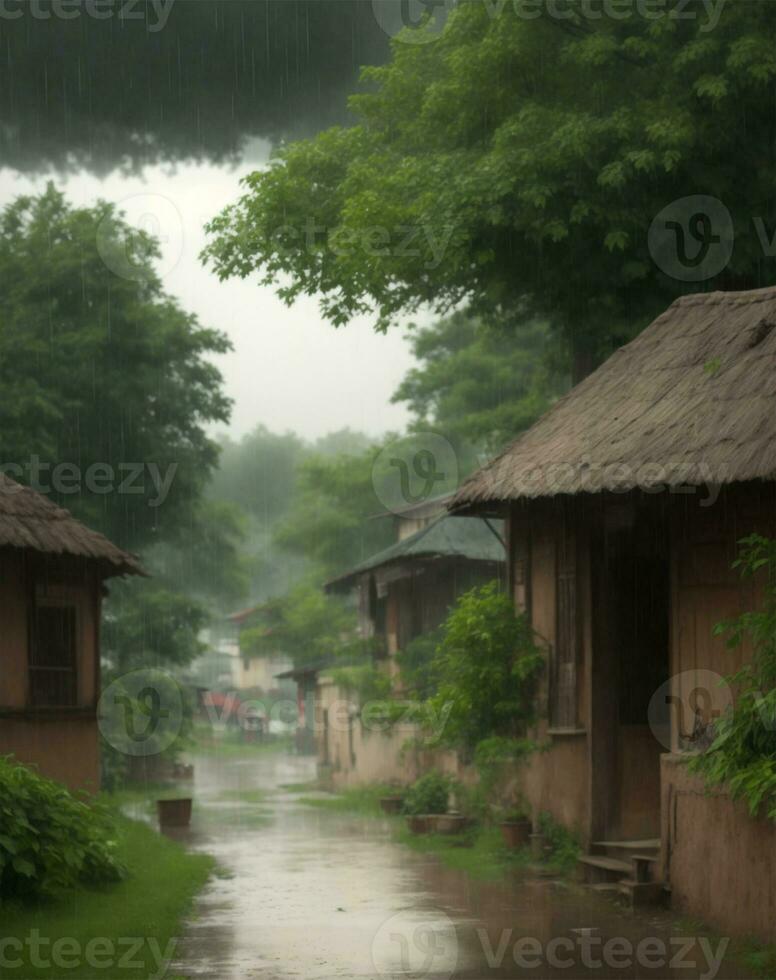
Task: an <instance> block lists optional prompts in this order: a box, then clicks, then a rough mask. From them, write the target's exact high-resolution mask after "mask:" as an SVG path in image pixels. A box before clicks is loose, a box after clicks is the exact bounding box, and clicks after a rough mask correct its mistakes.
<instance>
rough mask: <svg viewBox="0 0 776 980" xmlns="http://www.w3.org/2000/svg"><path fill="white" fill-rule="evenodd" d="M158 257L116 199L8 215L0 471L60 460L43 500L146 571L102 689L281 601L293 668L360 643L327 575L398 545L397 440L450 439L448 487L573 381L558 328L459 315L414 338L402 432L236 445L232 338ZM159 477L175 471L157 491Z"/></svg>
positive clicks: (48, 199) (110, 634)
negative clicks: (390, 489) (557, 348)
mask: <svg viewBox="0 0 776 980" xmlns="http://www.w3.org/2000/svg"><path fill="white" fill-rule="evenodd" d="M158 255H159V249H158V243H157V242H156V241H154V239H153V238H152V237H150V236H149V235H148V234H146V233H145V232H142V231H138V230H137V229H135V228H133V227H131V226H130V225H128V224H127V223H126V222H125V221H124V219H123V218H122V217H121V215H120V214H119V213H117V212H116V210H115V209H114V207H113V206H112V205H110V204H108V203H106V202H97V203H96V204H95V205H94V206H92V207H75V206H72V205H70V204H69V203H68V202H67V200H66V198H65V196H64V195H63V194H62V193H61V192H60V191H59V190H57V189H56V188H55V187H54V186H53V185H52V184H50V185H49V186H48V187H47V189H46V190H45V191H44V192H43V193H41V194H39V195H38V196H20V197H18V198H17V199H16V200H15V201H13V202H12V203H11V204H9V205H8V206H6V207H5V208H4V209H3V211H2V214H1V215H0V279H1V280H2V282H3V284H4V290H3V293H2V295H0V324H2V329H0V439H1V440H2V457H3V463H4V466H5V467H6V471H7V472H9V473H11V474H12V475H15V476H17V477H18V478H20V479H22V481H26V482H32V477H33V471H32V461H35V466H36V467H37V470H38V479H40V472H42V473H44V474H48V475H49V476H50V475H51V473H52V471H53V470H54V468H55V467H58V468H59V471H60V472H65V473H66V475H67V477H68V479H67V481H60V482H59V483H57V482H56V481H54V482H53V483H52V485H51V486H49V487H46V486H43V487H42V489H44V490H47V492H48V493H49V495H50V496H51V497H52V498H53V499H55V500H56V501H57V502H58V503H59V504H61V505H62V506H64V507H67V508H68V509H69V510H71V511H73V512H74V513H75V514H76V515H77V516H78V517H80V518H82V519H83V520H85V521H86V522H87V523H88V524H89V525H91V526H92V527H94V528H96V529H98V530H100V531H102V532H103V533H105V534H106V535H108V536H109V537H110V538H111V539H113V540H114V541H116V542H117V543H119V544H120V545H122V546H123V547H125V548H128V549H129V550H131V551H133V552H135V553H137V554H139V555H140V557H141V559H142V562H143V564H144V566H145V567H146V569H147V570H148V571H149V573H150V577H149V578H147V579H141V580H133V581H127V582H121V581H118V582H114V583H112V585H111V591H110V596H109V599H108V601H107V603H106V612H105V629H104V651H105V657H106V676H107V677H110V676H113V675H114V674H115V673H116V672H123V671H126V670H129V669H132V668H133V667H135V666H140V665H142V666H151V665H157V666H167V667H173V668H174V667H184V666H187V665H189V664H190V663H191V662H192V661H193V660H194V659H195V658H196V657H197V656H198V655H199V654H200V653H202V652H204V649H203V646H202V644H201V642H200V639H199V637H200V634H201V632H202V629H203V628H204V627H205V626H206V625H208V624H209V623H210V624H212V623H213V622H218V621H223V619H224V617H225V616H226V615H227V614H229V613H231V612H234V611H235V610H237V609H240V608H244V607H247V606H253V605H257V604H261V603H268V602H269V601H270V600H271V602H269V605H268V607H267V612H266V618H267V622H266V625H267V626H271V627H272V630H273V632H272V639H271V645H272V646H273V648H274V649H278V647H279V648H280V650H282V652H284V653H287V654H289V655H290V656H292V657H293V658H294V659H295V660H296V661H297V662H301V661H309V660H313V659H317V658H319V657H321V656H324V655H326V656H328V655H330V654H331V653H332V652H333V651H334V650H335V649H336V648H338V647H340V646H342V643H343V637H347V636H348V635H349V634H350V633H352V631H353V626H354V613H353V611H352V609H350V608H349V607H348V606H347V604H344V603H343V602H342V601H341V600H339V599H335V598H330V597H327V596H325V595H324V592H323V590H322V585H323V583H324V582H325V581H326V580H327V579H329V578H331V577H333V576H334V575H336V574H337V573H339V572H342V571H344V570H345V569H347V568H348V567H350V566H352V565H353V564H355V563H356V562H358V561H360V560H361V559H363V558H365V557H366V556H368V555H370V554H373V553H374V552H376V551H378V550H380V549H381V548H383V547H386V546H387V545H388V544H390V543H391V542H392V541H393V540H394V536H395V529H394V526H393V517H392V514H391V511H390V510H387V509H386V503H390V500H388V499H387V498H386V496H385V494H384V493H382V492H381V485H384V484H386V483H387V482H388V477H389V475H390V472H389V471H390V455H391V454H388V457H386V455H385V454H384V453H383V452H382V450H383V448H384V447H385V446H386V445H387V444H391V445H393V444H394V443H395V442H396V440H397V439H399V440H403V444H402V443H401V442H400V443H399V449H398V450H397V452H399V454H400V455H404V456H406V457H407V458H411V457H412V453H413V452H414V449H413V447H414V446H417V447H418V448H424V447H425V446H426V445H427V440H428V436H427V433H428V432H433V433H434V434H435V438H438V437H439V436H441V437H442V438H444V439H445V440H447V442H448V443H449V446H450V447H451V458H452V460H453V464H452V465H450V466H448V467H447V470H446V471H444V472H442V474H441V475H442V476H444V480H443V481H441V482H439V483H437V484H436V485H435V487H434V492H435V493H441V492H444V491H445V490H449V489H453V488H454V486H455V485H456V483H457V482H458V481H459V480H460V478H462V477H463V476H465V475H466V474H467V473H468V472H470V471H471V470H472V469H473V468H474V467H475V466H477V465H478V464H479V463H481V462H482V460H483V458H484V457H485V456H486V455H487V454H490V453H492V452H494V451H496V450H497V449H498V448H499V447H500V446H501V445H502V444H504V443H505V442H506V441H507V440H508V439H510V438H512V436H513V435H514V433H515V432H516V431H519V430H520V429H522V428H524V427H525V426H526V425H527V424H529V423H530V422H531V421H532V420H533V419H534V418H535V417H536V416H537V415H538V414H540V412H541V411H542V410H544V408H546V406H547V405H548V404H549V402H550V401H551V400H552V398H553V397H555V394H556V393H557V392H558V391H560V390H561V388H562V387H563V385H564V380H563V371H562V370H559V369H558V364H557V358H556V356H555V354H554V353H553V350H554V348H553V347H552V346H551V344H550V343H549V335H548V332H547V329H546V327H545V326H544V325H543V324H541V323H539V322H536V323H534V324H533V325H532V326H531V327H530V329H526V328H525V327H524V328H523V329H522V330H521V332H520V333H519V335H514V336H510V335H509V333H508V332H505V331H504V330H503V329H490V328H488V327H487V326H486V325H485V324H483V323H479V322H477V321H476V320H475V319H473V318H471V317H469V316H467V315H465V314H464V313H456V314H454V315H452V316H451V317H449V318H445V319H441V320H439V321H438V322H436V323H433V324H432V325H427V326H423V327H414V328H412V329H411V330H410V337H411V344H412V349H413V352H414V355H415V360H416V366H415V367H414V368H413V369H412V370H411V371H410V372H409V373H408V374H407V376H406V377H405V378H404V380H403V381H402V383H401V384H400V386H399V388H398V389H397V391H396V393H395V395H394V399H395V400H396V401H401V402H403V403H404V404H406V405H407V406H408V408H409V409H410V413H411V418H412V422H411V424H410V426H409V429H408V431H407V432H405V433H390V434H387V435H382V436H380V437H376V436H374V435H373V434H367V433H362V432H357V431H353V430H350V429H346V430H344V431H340V432H333V433H330V434H329V435H326V436H324V437H322V438H319V439H317V440H315V441H308V440H305V439H303V438H301V437H300V436H299V435H297V434H295V433H292V432H285V433H278V432H271V431H269V430H268V429H267V428H266V427H265V426H264V425H262V423H261V421H260V420H259V421H257V425H256V427H255V428H254V429H253V431H251V432H250V433H249V434H247V435H245V436H243V437H242V438H240V439H238V440H234V439H230V438H229V437H228V436H226V435H222V436H213V435H212V434H211V433H213V432H214V431H216V432H217V431H218V430H219V428H220V429H221V430H223V428H224V427H225V426H226V424H227V423H228V421H229V417H230V411H231V403H230V400H229V399H228V398H227V396H226V394H225V392H224V385H223V379H222V376H221V374H220V372H219V370H218V369H217V367H216V366H214V363H213V358H214V356H218V355H221V354H224V353H225V352H228V351H229V349H230V344H229V341H228V339H227V338H226V337H225V336H224V335H223V334H221V333H219V332H218V331H215V330H212V329H209V328H207V327H205V326H203V325H202V324H200V323H199V322H198V320H197V318H196V317H195V316H193V315H191V314H189V313H187V312H186V311H185V310H183V309H182V307H181V305H180V303H179V302H178V301H177V300H176V299H174V298H173V297H171V296H170V295H168V294H167V293H165V291H164V289H163V285H162V282H161V280H160V278H159V277H158V275H157V273H156V271H155V262H156V259H157V258H158ZM122 263H123V266H122ZM117 266H119V267H127V268H130V269H131V271H132V275H131V278H130V277H128V276H120V275H116V273H115V269H116V268H117ZM128 464H129V465H136V466H141V467H142V475H141V478H140V480H139V481H133V483H132V485H131V487H124V488H122V486H121V485H120V484H119V483H118V482H117V481H114V482H113V483H112V484H111V483H106V484H105V486H104V488H102V487H101V484H99V483H97V484H96V485H95V482H94V481H90V480H87V479H84V476H85V474H87V473H94V472H95V468H97V471H98V472H99V473H100V474H104V473H106V472H107V473H110V472H113V473H118V472H120V471H121V470H122V467H125V466H126V465H128ZM150 466H153V467H154V468H155V469H156V471H158V472H159V473H161V474H166V475H167V476H168V477H169V482H168V484H167V485H166V487H165V493H164V495H163V497H160V495H159V488H158V484H154V482H153V481H152V480H150V479H149V477H148V470H149V467H150ZM63 467H66V468H67V469H66V470H63ZM106 468H107V469H106ZM399 502H400V501H399ZM263 632H264V631H263V630H261V629H258V630H256V631H255V641H256V650H257V652H258V650H259V649H260V646H261V642H262V636H263ZM248 639H249V641H250V637H248Z"/></svg>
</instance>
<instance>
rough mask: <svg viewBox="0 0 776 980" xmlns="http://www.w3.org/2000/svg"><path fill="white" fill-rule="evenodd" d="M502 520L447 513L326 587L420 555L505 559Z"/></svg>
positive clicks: (342, 585)
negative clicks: (457, 515)
mask: <svg viewBox="0 0 776 980" xmlns="http://www.w3.org/2000/svg"><path fill="white" fill-rule="evenodd" d="M502 533H503V522H502V521H485V520H483V519H481V518H479V517H450V515H449V514H445V515H443V516H442V517H439V518H437V520H435V521H432V523H431V524H428V525H427V526H426V527H424V528H421V530H420V531H416V532H415V533H414V534H410V535H408V536H407V537H406V538H403V539H402V540H401V541H397V542H396V543H395V544H392V545H390V546H389V547H388V548H384V549H383V550H382V551H379V552H378V553H377V554H376V555H372V556H371V558H367V559H365V560H364V561H362V562H361V563H360V564H358V565H356V566H355V568H351V569H350V571H348V572H345V574H344V575H340V576H339V577H338V578H336V579H332V581H330V582H327V583H326V585H325V588H326V591H327V592H328V591H338V590H341V589H345V588H348V587H350V586H351V585H353V584H355V582H356V581H357V580H358V578H359V577H360V576H361V575H363V574H364V573H365V572H371V571H374V570H375V569H377V568H383V567H385V566H386V565H393V564H396V563H408V562H411V561H419V560H421V559H428V560H434V559H440V558H451V559H456V558H461V559H465V560H467V561H484V562H501V561H504V545H503V543H502V541H501V535H502Z"/></svg>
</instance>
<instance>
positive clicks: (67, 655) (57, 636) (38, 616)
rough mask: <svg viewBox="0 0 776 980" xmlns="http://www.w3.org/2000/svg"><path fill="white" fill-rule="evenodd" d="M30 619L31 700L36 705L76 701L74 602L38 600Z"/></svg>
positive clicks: (51, 705) (62, 705)
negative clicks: (71, 603) (72, 603)
mask: <svg viewBox="0 0 776 980" xmlns="http://www.w3.org/2000/svg"><path fill="white" fill-rule="evenodd" d="M31 620H32V621H31V628H30V651H29V677H30V703H31V704H33V705H35V706H36V707H70V706H74V705H76V704H77V703H78V694H77V683H76V673H77V672H76V635H77V634H76V612H75V606H73V605H70V604H65V603H53V602H51V603H49V602H38V603H37V604H36V606H35V608H34V610H33V614H32V617H31Z"/></svg>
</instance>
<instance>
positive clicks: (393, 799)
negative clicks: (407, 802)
mask: <svg viewBox="0 0 776 980" xmlns="http://www.w3.org/2000/svg"><path fill="white" fill-rule="evenodd" d="M403 804H404V793H402V792H400V791H398V790H397V791H396V792H395V793H387V794H386V795H385V796H381V797H380V809H381V810H382V811H383V813H385V814H387V815H388V816H391V817H393V816H396V814H397V813H401V812H402V805H403Z"/></svg>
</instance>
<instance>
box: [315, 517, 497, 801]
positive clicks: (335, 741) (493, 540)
mask: <svg viewBox="0 0 776 980" xmlns="http://www.w3.org/2000/svg"><path fill="white" fill-rule="evenodd" d="M412 519H413V520H415V519H421V518H416V517H415V516H413V518H412ZM400 527H401V525H400ZM400 534H401V532H400ZM502 534H503V525H502V522H501V521H500V520H498V519H496V520H491V519H489V518H488V519H485V518H481V517H451V516H450V515H448V514H443V515H441V516H437V517H436V518H429V520H428V521H426V520H423V524H422V526H421V527H420V529H419V530H416V531H414V533H410V534H409V535H406V536H400V539H399V540H398V541H397V542H396V543H395V544H393V545H391V546H390V547H388V548H386V549H384V550H383V551H381V552H379V553H378V554H376V555H373V556H372V557H371V558H368V559H367V560H366V561H363V562H361V563H360V564H359V565H357V566H356V567H355V568H353V569H351V570H350V571H349V572H347V573H345V574H344V575H341V576H339V577H338V578H336V579H334V580H333V581H331V582H329V583H328V584H327V585H326V589H327V591H329V592H334V593H344V594H349V593H352V592H355V593H356V596H357V601H358V609H359V624H360V632H361V634H362V636H363V637H364V638H371V639H373V640H374V641H375V649H376V661H377V663H378V664H379V665H381V667H382V668H383V669H384V670H385V671H387V673H388V674H389V675H390V676H391V677H393V678H394V679H395V688H396V690H397V693H400V692H399V683H400V682H399V675H398V667H397V664H396V654H397V652H398V651H399V650H401V649H403V648H404V647H405V646H406V645H407V644H408V643H410V642H411V641H412V640H413V639H415V638H416V637H418V636H420V635H421V634H423V633H428V632H431V631H432V630H434V629H436V628H437V627H438V626H440V625H441V623H442V622H443V621H444V620H445V618H446V617H447V614H448V612H449V610H450V608H451V607H452V606H453V605H454V604H455V601H456V599H457V598H458V597H459V596H461V595H462V594H463V593H464V592H468V591H469V590H470V589H472V588H474V587H475V586H477V585H483V584H485V583H486V582H490V581H492V580H493V579H501V580H503V579H504V543H503V537H502ZM318 701H319V709H318V718H317V722H318V730H319V737H318V744H319V762H320V763H321V765H322V766H323V767H324V768H325V770H326V771H329V772H331V774H332V779H333V781H334V783H335V784H347V783H355V782H374V781H378V780H379V781H398V782H407V781H408V780H411V779H412V778H414V775H415V769H413V765H412V764H411V762H410V761H409V760H408V759H407V757H406V756H405V754H404V753H403V752H402V749H403V747H404V744H405V743H406V742H407V740H408V739H409V738H410V737H411V736H412V734H414V730H412V731H410V730H409V729H408V726H407V725H400V726H399V727H397V728H396V729H393V730H391V731H385V732H380V731H377V730H375V729H374V727H372V726H370V725H369V724H367V723H365V722H364V720H363V719H362V717H361V715H360V713H359V711H358V710H357V706H356V705H354V703H353V702H354V699H353V696H352V695H349V694H348V693H347V692H345V691H343V690H341V689H340V688H339V687H338V686H337V685H336V684H334V683H333V682H332V680H331V678H330V677H328V676H327V675H326V673H325V672H322V673H321V674H320V677H319V682H318ZM448 762H450V760H446V761H445V764H447V763H448ZM450 764H452V763H450ZM418 765H421V763H420V762H418V763H417V765H416V766H415V768H417V766H418Z"/></svg>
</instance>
